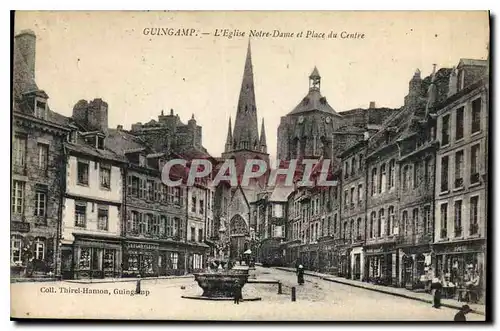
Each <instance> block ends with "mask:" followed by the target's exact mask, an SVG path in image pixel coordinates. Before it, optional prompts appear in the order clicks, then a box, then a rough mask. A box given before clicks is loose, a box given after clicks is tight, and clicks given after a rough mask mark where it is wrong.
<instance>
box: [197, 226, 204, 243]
mask: <svg viewBox="0 0 500 331" xmlns="http://www.w3.org/2000/svg"><path fill="white" fill-rule="evenodd" d="M198 241H199V242H202V241H203V229H198Z"/></svg>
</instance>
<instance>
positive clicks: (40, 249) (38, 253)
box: [34, 238, 45, 260]
mask: <svg viewBox="0 0 500 331" xmlns="http://www.w3.org/2000/svg"><path fill="white" fill-rule="evenodd" d="M34 248H35V252H34V253H35V259H37V260H43V259H44V258H45V239H43V238H37V239H36V240H35V246H34Z"/></svg>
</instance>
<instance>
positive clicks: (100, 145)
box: [96, 137, 104, 150]
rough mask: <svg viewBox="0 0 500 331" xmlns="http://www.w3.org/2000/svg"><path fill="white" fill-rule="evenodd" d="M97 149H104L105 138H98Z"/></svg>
mask: <svg viewBox="0 0 500 331" xmlns="http://www.w3.org/2000/svg"><path fill="white" fill-rule="evenodd" d="M96 139H97V146H96V147H97V149H101V150H102V149H104V137H97V138H96Z"/></svg>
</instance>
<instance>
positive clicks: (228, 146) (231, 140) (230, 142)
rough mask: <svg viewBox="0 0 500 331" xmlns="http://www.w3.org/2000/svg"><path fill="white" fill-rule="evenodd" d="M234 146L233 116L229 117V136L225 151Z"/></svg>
mask: <svg viewBox="0 0 500 331" xmlns="http://www.w3.org/2000/svg"><path fill="white" fill-rule="evenodd" d="M232 148H233V129H232V128H231V117H229V125H228V127H227V138H226V147H225V150H224V151H225V152H229V151H230V150H232Z"/></svg>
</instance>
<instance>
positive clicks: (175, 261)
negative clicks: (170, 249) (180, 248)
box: [170, 253, 179, 270]
mask: <svg viewBox="0 0 500 331" xmlns="http://www.w3.org/2000/svg"><path fill="white" fill-rule="evenodd" d="M170 261H171V262H172V269H174V270H177V269H178V262H179V253H170Z"/></svg>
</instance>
